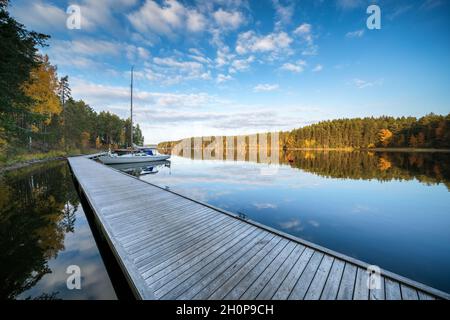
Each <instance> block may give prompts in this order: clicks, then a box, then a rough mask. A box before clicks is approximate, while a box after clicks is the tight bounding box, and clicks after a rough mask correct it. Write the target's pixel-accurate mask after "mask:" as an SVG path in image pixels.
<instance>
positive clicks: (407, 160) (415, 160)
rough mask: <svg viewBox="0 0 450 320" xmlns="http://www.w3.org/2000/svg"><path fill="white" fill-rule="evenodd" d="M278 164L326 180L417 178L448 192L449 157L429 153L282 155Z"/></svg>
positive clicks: (305, 152)
mask: <svg viewBox="0 0 450 320" xmlns="http://www.w3.org/2000/svg"><path fill="white" fill-rule="evenodd" d="M280 161H281V163H285V164H289V165H290V166H291V167H294V168H299V169H302V170H304V171H308V172H311V173H315V174H318V175H321V176H324V177H329V178H345V179H364V180H367V179H377V180H380V181H390V180H411V179H417V180H418V181H420V182H422V183H427V184H435V183H444V184H445V185H446V186H447V188H449V189H450V183H449V180H450V179H449V178H450V154H448V153H431V152H415V153H409V152H363V151H361V152H339V151H292V152H286V153H285V152H283V153H282V155H281V156H280Z"/></svg>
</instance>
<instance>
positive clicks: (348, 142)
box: [158, 113, 450, 151]
mask: <svg viewBox="0 0 450 320" xmlns="http://www.w3.org/2000/svg"><path fill="white" fill-rule="evenodd" d="M189 139H190V140H191V146H192V145H194V146H199V144H200V145H201V146H202V147H205V146H208V145H209V144H211V143H214V144H217V143H219V144H222V143H223V144H224V146H228V144H230V145H232V146H236V145H238V142H239V143H241V144H245V146H250V147H259V146H268V147H269V148H271V145H272V144H273V141H275V143H278V146H279V147H280V148H281V149H283V150H295V149H303V150H308V149H309V150H348V151H351V150H366V149H367V150H376V149H383V150H386V149H390V150H405V149H412V150H449V149H450V114H448V115H437V114H434V113H430V114H427V115H425V116H423V117H421V118H416V117H397V118H394V117H390V116H381V117H377V118H375V117H366V118H351V119H348V118H344V119H335V120H327V121H321V122H318V123H316V124H311V125H308V126H304V127H301V128H298V129H293V130H291V131H281V132H266V133H259V134H254V135H245V136H228V137H227V136H225V137H224V136H222V137H221V136H219V137H213V138H212V137H192V138H187V139H184V140H178V141H166V142H162V143H160V144H158V147H159V148H173V147H174V146H176V145H180V144H183V145H186V144H187V145H189ZM218 139H219V140H218ZM220 139H222V141H220ZM277 140H278V141H277Z"/></svg>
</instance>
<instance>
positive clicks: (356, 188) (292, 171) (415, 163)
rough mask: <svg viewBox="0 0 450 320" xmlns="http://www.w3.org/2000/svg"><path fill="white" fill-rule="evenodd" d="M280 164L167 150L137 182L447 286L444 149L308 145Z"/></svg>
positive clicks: (449, 197)
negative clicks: (165, 160) (319, 148)
mask: <svg viewBox="0 0 450 320" xmlns="http://www.w3.org/2000/svg"><path fill="white" fill-rule="evenodd" d="M243 159H248V157H246V158H243ZM280 161H281V163H280V164H279V165H274V164H271V165H269V164H265V163H257V161H255V162H251V161H235V160H234V159H233V158H232V160H231V161H229V160H222V161H221V160H194V159H191V158H190V157H189V158H184V157H176V156H173V157H172V158H171V163H170V167H169V166H168V165H167V164H166V165H164V164H161V165H159V166H157V167H154V168H146V170H145V171H144V172H143V173H146V174H145V175H142V176H141V179H142V180H145V181H149V182H152V183H154V184H157V185H160V186H168V187H170V188H171V189H172V190H174V191H178V192H180V193H182V194H184V195H187V196H190V197H192V198H195V199H198V200H201V201H204V202H207V203H210V204H212V205H214V206H217V207H220V208H223V209H226V210H229V211H231V212H234V213H242V214H245V215H247V216H248V217H249V218H250V219H253V220H256V221H258V222H261V223H263V224H266V225H269V226H271V227H274V228H276V229H278V230H282V231H285V232H287V233H290V234H292V235H295V236H298V237H300V238H303V239H306V240H309V241H312V242H314V243H317V244H319V245H322V246H325V247H327V248H330V249H333V250H336V251H338V252H341V253H344V254H347V255H350V256H352V257H354V258H357V259H361V260H363V261H366V262H368V263H371V264H376V265H379V266H380V267H382V268H385V269H387V270H390V271H392V272H395V273H398V274H400V275H403V276H406V277H409V278H411V279H414V280H416V281H419V282H422V283H425V284H428V285H430V286H432V287H435V288H438V289H441V290H443V291H447V292H450V192H449V190H450V154H447V153H400V152H397V153H376V152H337V151H334V152H311V151H308V152H290V153H286V154H282V155H281V157H280ZM139 173H140V170H134V174H139Z"/></svg>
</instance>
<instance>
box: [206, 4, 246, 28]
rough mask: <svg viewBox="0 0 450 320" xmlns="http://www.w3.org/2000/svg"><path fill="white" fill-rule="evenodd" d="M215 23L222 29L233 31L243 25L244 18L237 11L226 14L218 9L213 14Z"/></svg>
mask: <svg viewBox="0 0 450 320" xmlns="http://www.w3.org/2000/svg"><path fill="white" fill-rule="evenodd" d="M213 16H214V20H215V21H216V23H217V24H218V25H219V26H220V27H222V28H224V29H230V30H235V29H237V28H239V27H240V26H241V25H242V24H243V23H244V21H245V20H244V17H243V15H242V13H240V12H239V11H234V12H227V11H224V10H222V8H220V9H219V10H217V11H216V12H214V14H213Z"/></svg>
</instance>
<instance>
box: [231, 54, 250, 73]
mask: <svg viewBox="0 0 450 320" xmlns="http://www.w3.org/2000/svg"><path fill="white" fill-rule="evenodd" d="M253 61H255V57H254V56H250V57H248V58H247V59H236V60H233V62H231V67H230V73H236V72H238V71H245V70H247V69H248V68H250V64H251V63H252V62H253Z"/></svg>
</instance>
